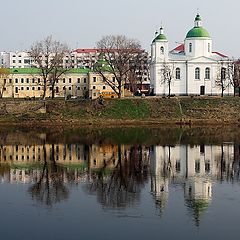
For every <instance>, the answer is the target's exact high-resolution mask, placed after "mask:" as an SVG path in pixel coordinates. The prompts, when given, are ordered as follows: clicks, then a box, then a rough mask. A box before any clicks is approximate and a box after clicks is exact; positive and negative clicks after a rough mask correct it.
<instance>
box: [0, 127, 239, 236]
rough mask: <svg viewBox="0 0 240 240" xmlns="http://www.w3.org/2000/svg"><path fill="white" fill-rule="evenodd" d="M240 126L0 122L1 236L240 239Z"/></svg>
mask: <svg viewBox="0 0 240 240" xmlns="http://www.w3.org/2000/svg"><path fill="white" fill-rule="evenodd" d="M239 174H240V130H239V128H238V127H227V128H226V127H225V128H192V129H191V128H174V129H171V128H169V129H168V128H161V129H147V128H125V129H121V128H118V129H112V128H109V129H75V130H71V131H69V130H68V131H64V130H59V129H58V130H52V131H49V130H45V129H42V130H34V131H33V130H26V129H10V128H9V129H3V128H2V129H0V213H1V218H0V233H1V239H4V240H5V239H7V240H8V239H11V240H12V239H25V240H27V239H57V240H61V239H176V238H177V239H218V240H219V239H238V235H239V229H240V228H239V220H240V175H239Z"/></svg>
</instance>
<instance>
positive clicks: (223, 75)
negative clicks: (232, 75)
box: [221, 67, 226, 80]
mask: <svg viewBox="0 0 240 240" xmlns="http://www.w3.org/2000/svg"><path fill="white" fill-rule="evenodd" d="M225 79H226V68H224V67H223V68H221V80H225Z"/></svg>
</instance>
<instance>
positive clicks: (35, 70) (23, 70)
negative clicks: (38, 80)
mask: <svg viewBox="0 0 240 240" xmlns="http://www.w3.org/2000/svg"><path fill="white" fill-rule="evenodd" d="M39 73H40V69H38V68H10V74H39Z"/></svg>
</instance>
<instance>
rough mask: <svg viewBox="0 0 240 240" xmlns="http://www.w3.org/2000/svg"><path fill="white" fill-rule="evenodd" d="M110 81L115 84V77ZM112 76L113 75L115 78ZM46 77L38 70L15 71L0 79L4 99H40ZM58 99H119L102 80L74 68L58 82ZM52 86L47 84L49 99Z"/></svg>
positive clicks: (92, 74) (16, 69)
mask: <svg viewBox="0 0 240 240" xmlns="http://www.w3.org/2000/svg"><path fill="white" fill-rule="evenodd" d="M107 75H108V79H111V80H112V81H113V82H115V77H114V76H113V74H110V73H109V74H107ZM111 75H112V76H111ZM43 85H44V84H43V78H42V76H41V74H40V70H39V69H37V68H11V69H10V74H9V76H7V77H2V78H0V88H1V89H0V90H1V91H2V93H3V94H2V95H3V98H40V97H42V96H43ZM54 93H55V97H62V98H64V97H65V98H66V97H73V98H77V97H82V98H90V99H96V98H98V97H99V96H100V95H101V96H103V97H105V98H116V97H117V94H116V93H115V92H114V90H113V89H112V88H111V87H110V86H109V84H107V83H106V82H104V81H103V79H102V77H101V76H100V75H99V74H98V73H95V72H92V71H91V70H90V69H82V68H73V69H69V70H68V71H67V72H66V73H64V74H62V75H61V77H60V78H59V79H57V80H56V81H55V85H54ZM51 94H52V86H51V83H50V81H49V82H48V84H47V90H46V97H51Z"/></svg>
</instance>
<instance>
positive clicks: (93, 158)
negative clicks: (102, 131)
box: [0, 135, 240, 225]
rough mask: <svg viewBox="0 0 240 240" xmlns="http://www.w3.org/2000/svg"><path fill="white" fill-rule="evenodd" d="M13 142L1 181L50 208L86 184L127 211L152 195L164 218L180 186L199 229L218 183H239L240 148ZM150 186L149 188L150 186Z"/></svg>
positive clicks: (3, 153) (0, 152)
mask: <svg viewBox="0 0 240 240" xmlns="http://www.w3.org/2000/svg"><path fill="white" fill-rule="evenodd" d="M38 139H39V141H35V142H34V141H27V140H25V142H24V144H23V143H21V141H19V142H17V141H13V142H14V143H13V142H12V143H11V144H2V145H1V146H0V164H1V166H0V180H1V182H9V183H26V184H29V188H28V193H29V195H30V196H31V198H32V199H33V201H36V202H38V203H40V204H42V205H44V206H48V207H51V206H53V205H54V204H56V203H58V202H60V201H63V200H67V199H68V197H69V195H70V193H71V187H73V186H75V185H78V184H80V183H81V184H82V188H83V189H84V191H85V193H87V194H91V195H95V196H96V197H97V200H98V202H99V203H100V204H101V205H102V206H103V207H104V208H110V209H115V208H117V209H124V208H127V207H131V206H134V205H136V204H138V203H139V202H140V200H141V191H142V189H143V188H145V187H148V186H150V189H149V192H150V194H152V196H153V198H154V202H155V204H156V206H157V208H158V209H159V214H160V215H162V214H163V213H164V211H165V209H166V206H167V204H168V199H169V198H170V197H171V191H173V190H172V186H180V187H181V188H182V195H183V197H184V202H185V206H186V208H187V209H188V212H189V214H190V215H191V216H192V217H193V218H194V221H195V223H196V225H199V223H200V219H201V215H203V214H204V211H205V210H207V208H208V206H209V205H210V204H211V202H212V199H213V192H214V191H213V188H214V182H216V181H220V182H222V181H231V182H238V181H239V169H240V165H239V164H240V162H239V161H240V157H239V156H240V146H239V145H238V144H234V143H223V144H220V145H210V144H209V145H203V144H201V145H190V144H176V145H139V144H109V143H108V144H106V143H97V144H83V143H69V144H65V143H57V144H52V143H46V139H45V137H44V135H41V136H39V138H38ZM148 183H149V184H148Z"/></svg>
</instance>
